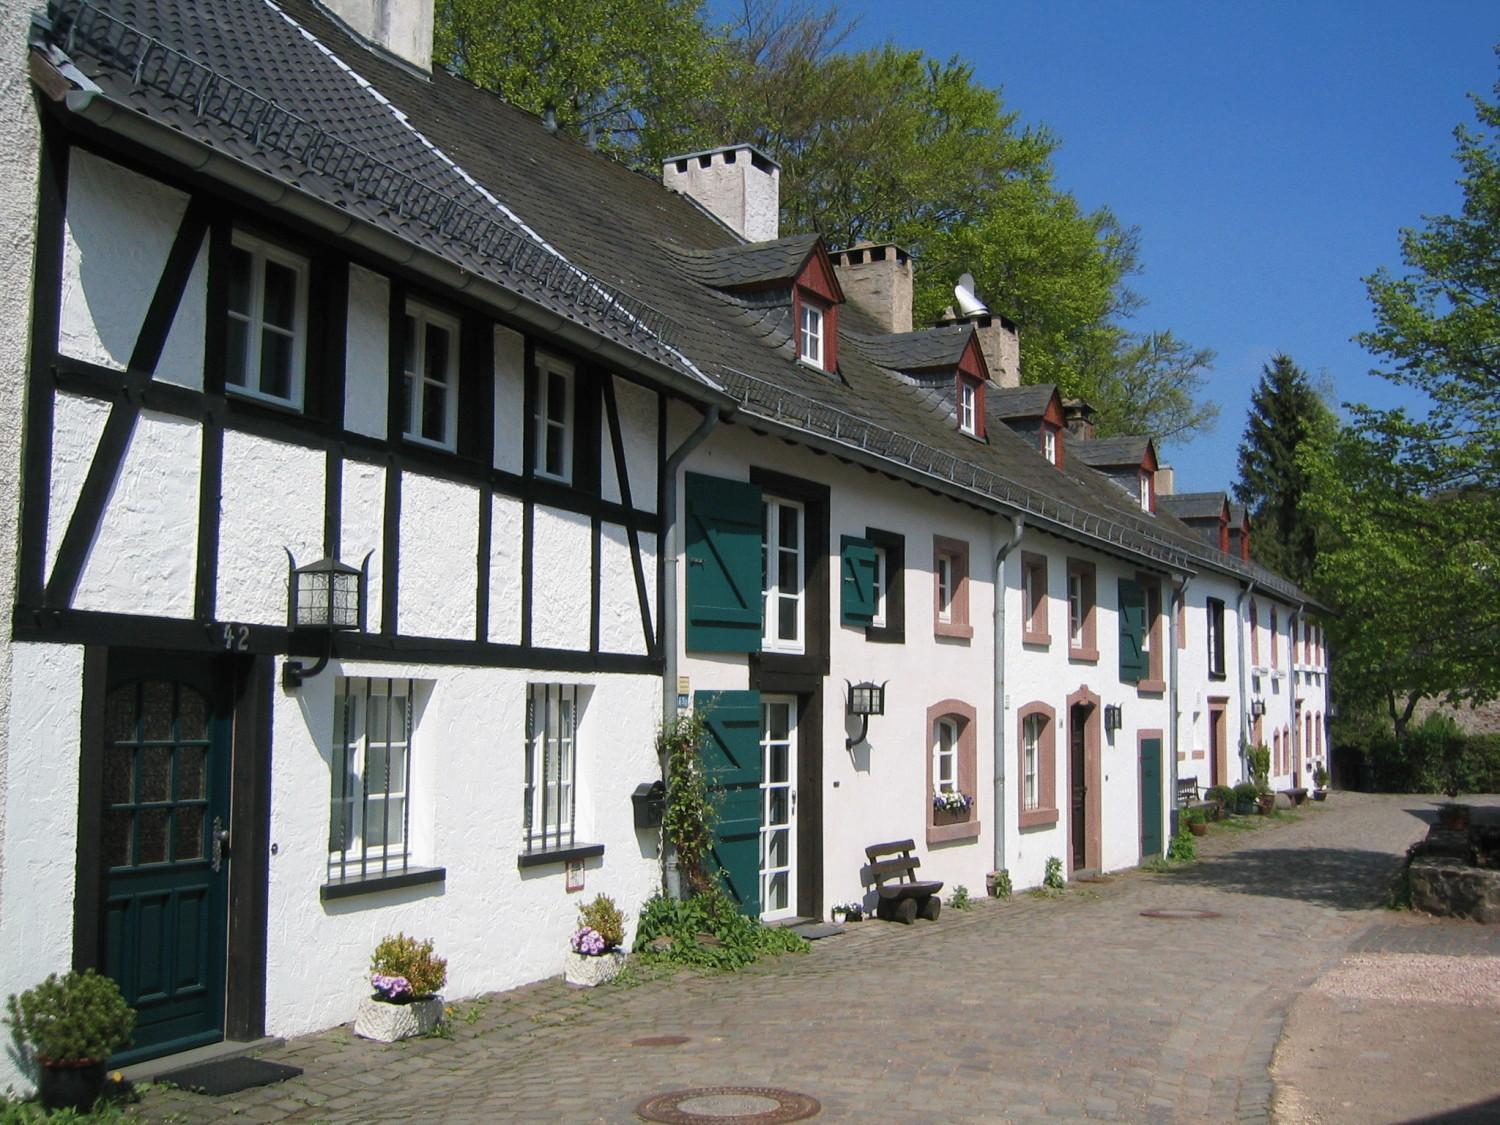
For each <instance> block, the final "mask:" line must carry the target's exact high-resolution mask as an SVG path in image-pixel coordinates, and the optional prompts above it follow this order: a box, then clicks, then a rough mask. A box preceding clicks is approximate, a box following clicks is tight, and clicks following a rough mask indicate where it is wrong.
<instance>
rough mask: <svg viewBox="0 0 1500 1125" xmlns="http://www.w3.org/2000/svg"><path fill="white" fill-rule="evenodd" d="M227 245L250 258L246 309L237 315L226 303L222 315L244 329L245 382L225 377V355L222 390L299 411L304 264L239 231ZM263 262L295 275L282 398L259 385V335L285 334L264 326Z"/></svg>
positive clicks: (304, 353)
mask: <svg viewBox="0 0 1500 1125" xmlns="http://www.w3.org/2000/svg"><path fill="white" fill-rule="evenodd" d="M229 242H230V245H231V246H233V247H234V248H235V249H236V250H241V251H243V252H244V253H246V254H249V255H250V309H249V311H248V312H241V311H239V310H236V309H230V308H228V307H227V303H226V308H225V312H226V314H227V315H228V317H229V318H230V319H231V320H237V321H239V322H240V323H242V324H244V325H245V326H246V327H245V370H244V371H242V372H240V374H241V375H242V376H243V377H244V378H245V379H246V382H244V383H236V382H234V381H233V380H232V379H230V378H229V371H228V370H227V363H228V355H227V352H226V355H225V363H226V370H225V372H224V390H225V392H226V393H229V394H234V395H242V396H244V397H245V398H253V399H257V400H258V401H260V402H271V403H275V404H276V405H278V406H289V407H291V408H293V409H294V410H301V409H302V401H303V389H304V386H305V383H306V374H307V291H308V268H309V267H308V261H307V259H306V258H304V257H302V255H300V254H294V253H292V252H291V251H289V250H283V249H282V248H281V247H280V246H277V245H275V244H274V243H271V242H267V241H266V240H265V239H262V238H256V237H255V236H254V235H251V234H246V233H245V232H244V231H241V230H236V231H234V232H232V233H231V235H230V238H229ZM267 261H271V262H275V263H276V264H277V265H279V266H282V267H284V268H285V269H289V270H291V271H292V272H293V273H294V274H296V275H297V290H296V297H295V299H294V308H293V312H292V329H291V332H290V336H291V340H292V369H291V371H290V372H289V378H288V380H287V381H288V383H289V385H290V387H291V394H290V395H288V396H287V397H286V398H282V397H281V396H280V395H274V394H270V393H268V392H266V391H263V390H261V389H260V385H259V384H260V359H261V341H262V336H263V334H264V333H265V332H267V331H270V332H275V333H276V334H277V335H282V336H285V335H288V333H287V331H286V329H285V328H283V327H281V326H280V325H268V324H266V323H265V304H266V262H267ZM231 268H232V267H231ZM226 301H227V299H226ZM252 378H253V379H254V380H255V384H256V385H254V386H251V385H250V383H249V380H250V379H252Z"/></svg>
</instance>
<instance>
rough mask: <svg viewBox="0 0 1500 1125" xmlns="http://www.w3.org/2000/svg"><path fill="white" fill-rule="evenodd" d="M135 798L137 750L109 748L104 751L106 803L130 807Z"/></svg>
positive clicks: (122, 747)
mask: <svg viewBox="0 0 1500 1125" xmlns="http://www.w3.org/2000/svg"><path fill="white" fill-rule="evenodd" d="M134 798H135V750H134V749H133V748H131V747H129V746H109V747H106V748H105V750H104V803H105V804H107V805H128V804H130V803H131V802H132V801H133V800H134Z"/></svg>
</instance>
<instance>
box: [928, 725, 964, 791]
mask: <svg viewBox="0 0 1500 1125" xmlns="http://www.w3.org/2000/svg"><path fill="white" fill-rule="evenodd" d="M958 736H959V730H958V720H956V719H954V718H953V717H952V716H949V715H944V716H943V717H942V718H940V719H939V720H938V721H937V722H935V723H933V724H932V791H933V793H935V794H942V793H958V792H961V790H960V788H959V784H958V764H959V763H958Z"/></svg>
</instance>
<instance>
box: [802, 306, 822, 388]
mask: <svg viewBox="0 0 1500 1125" xmlns="http://www.w3.org/2000/svg"><path fill="white" fill-rule="evenodd" d="M797 340H798V345H797V355H798V357H799V358H800V359H801V360H802V362H804V363H810V364H812V365H813V366H814V367H816V368H818V369H819V370H820V371H821V370H824V367H823V310H822V309H820V308H818V307H817V306H816V305H814V304H813V303H812V302H811V301H809V300H807V299H805V298H804V299H803V301H802V323H801V325H800V326H799V330H798V333H797Z"/></svg>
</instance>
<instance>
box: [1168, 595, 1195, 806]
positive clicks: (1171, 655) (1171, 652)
mask: <svg viewBox="0 0 1500 1125" xmlns="http://www.w3.org/2000/svg"><path fill="white" fill-rule="evenodd" d="M1192 584H1193V576H1192V575H1191V574H1187V575H1184V576H1183V579H1182V585H1181V586H1179V585H1177V583H1175V582H1174V583H1172V598H1171V602H1170V605H1171V609H1170V610H1169V613H1168V617H1167V668H1168V672H1167V718H1168V720H1169V721H1170V723H1171V730H1170V731H1169V732H1168V737H1167V759H1168V761H1169V762H1170V764H1171V767H1172V769H1171V775H1172V785H1171V788H1169V789H1168V790H1167V792H1168V793H1170V794H1172V817H1171V828H1172V834H1173V835H1175V834H1176V833H1177V746H1178V742H1179V740H1180V735H1181V732H1180V731H1179V729H1178V728H1179V727H1180V726H1181V725H1182V713H1181V710H1180V701H1179V699H1178V694H1177V687H1178V685H1177V678H1178V673H1179V670H1180V669H1179V664H1180V661H1179V660H1178V657H1177V644H1178V641H1179V639H1180V638H1179V636H1178V632H1179V631H1178V628H1177V613H1178V611H1179V610H1181V609H1182V607H1183V604H1184V603H1185V602H1186V601H1187V592H1188V587H1189V586H1191V585H1192Z"/></svg>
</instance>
